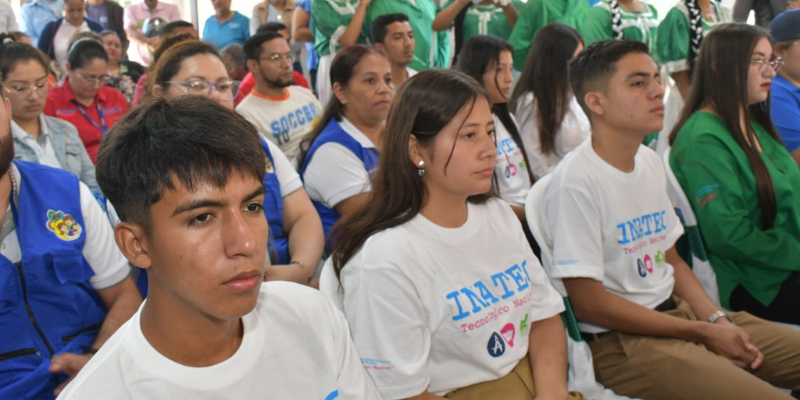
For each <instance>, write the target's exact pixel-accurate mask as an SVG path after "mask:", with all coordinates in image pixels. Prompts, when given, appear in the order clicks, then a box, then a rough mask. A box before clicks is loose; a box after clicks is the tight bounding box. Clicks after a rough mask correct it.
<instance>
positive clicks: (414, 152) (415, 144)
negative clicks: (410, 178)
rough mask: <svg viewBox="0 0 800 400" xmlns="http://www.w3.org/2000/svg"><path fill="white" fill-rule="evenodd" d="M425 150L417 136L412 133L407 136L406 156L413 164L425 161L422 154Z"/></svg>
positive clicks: (416, 164)
mask: <svg viewBox="0 0 800 400" xmlns="http://www.w3.org/2000/svg"><path fill="white" fill-rule="evenodd" d="M424 154H425V152H424V151H423V148H422V143H420V142H419V140H417V136H416V135H414V134H413V133H412V134H411V135H410V136H409V137H408V157H409V158H410V159H411V163H412V164H414V166H415V167H416V166H418V165H419V162H420V161H425V160H424V157H423V155H424Z"/></svg>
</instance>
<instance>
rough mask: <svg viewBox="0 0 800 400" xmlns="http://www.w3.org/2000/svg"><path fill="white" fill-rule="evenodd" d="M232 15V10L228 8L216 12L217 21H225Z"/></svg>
mask: <svg viewBox="0 0 800 400" xmlns="http://www.w3.org/2000/svg"><path fill="white" fill-rule="evenodd" d="M232 15H233V11H231V10H230V9H228V10H225V11H219V12H218V13H217V20H218V21H226V20H227V19H228V18H230V17H231V16H232Z"/></svg>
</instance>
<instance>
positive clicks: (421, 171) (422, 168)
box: [417, 160, 425, 176]
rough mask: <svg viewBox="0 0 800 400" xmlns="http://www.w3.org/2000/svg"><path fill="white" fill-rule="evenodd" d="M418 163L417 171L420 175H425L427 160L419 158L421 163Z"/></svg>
mask: <svg viewBox="0 0 800 400" xmlns="http://www.w3.org/2000/svg"><path fill="white" fill-rule="evenodd" d="M417 165H418V167H417V173H418V174H419V176H425V161H422V160H419V163H418V164H417Z"/></svg>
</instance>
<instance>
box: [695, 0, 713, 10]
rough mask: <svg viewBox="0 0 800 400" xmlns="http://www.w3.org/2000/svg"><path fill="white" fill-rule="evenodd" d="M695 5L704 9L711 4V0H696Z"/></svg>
mask: <svg viewBox="0 0 800 400" xmlns="http://www.w3.org/2000/svg"><path fill="white" fill-rule="evenodd" d="M697 6H698V7H700V9H701V10H706V9H708V8H709V6H711V0H697Z"/></svg>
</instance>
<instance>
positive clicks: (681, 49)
mask: <svg viewBox="0 0 800 400" xmlns="http://www.w3.org/2000/svg"><path fill="white" fill-rule="evenodd" d="M711 4H713V5H714V9H715V10H716V13H715V14H714V17H713V18H712V19H706V18H703V20H702V21H703V22H702V25H703V35H706V34H708V32H710V31H711V30H712V29H714V27H716V26H717V25H720V24H722V23H726V22H733V16H732V15H731V12H730V10H729V9H727V8H725V7H724V6H723V5H722V4H720V3H719V2H716V1H713V0H712V1H711ZM655 54H656V59H657V60H658V61H659V62H660V63H662V64H664V66H665V67H666V68H667V72H669V73H671V74H672V73H675V72H681V71H688V70H689V10H688V9H687V8H686V4H685V3H684V2H683V1H681V2H680V3H678V5H676V6H675V7H672V9H670V10H669V12H668V13H667V16H666V17H664V20H663V21H661V24H660V25H659V26H658V33H656V48H655Z"/></svg>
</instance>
